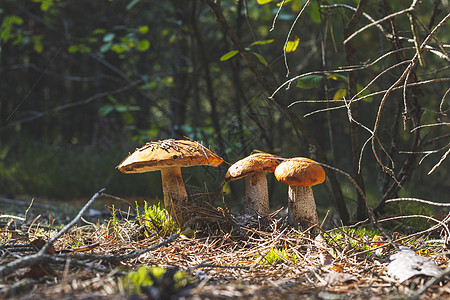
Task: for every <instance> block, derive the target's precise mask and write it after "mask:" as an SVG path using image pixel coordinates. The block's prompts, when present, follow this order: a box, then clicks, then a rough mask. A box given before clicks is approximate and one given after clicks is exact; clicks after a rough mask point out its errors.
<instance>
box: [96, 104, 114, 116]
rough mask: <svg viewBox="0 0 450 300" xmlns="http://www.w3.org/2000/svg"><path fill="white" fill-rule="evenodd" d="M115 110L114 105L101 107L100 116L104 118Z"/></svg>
mask: <svg viewBox="0 0 450 300" xmlns="http://www.w3.org/2000/svg"><path fill="white" fill-rule="evenodd" d="M113 110H114V106H112V105H105V106H102V107H100V109H99V110H98V114H99V115H100V116H102V117H104V116H106V115H108V114H109V113H110V112H112V111H113Z"/></svg>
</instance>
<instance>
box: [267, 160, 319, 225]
mask: <svg viewBox="0 0 450 300" xmlns="http://www.w3.org/2000/svg"><path fill="white" fill-rule="evenodd" d="M274 174H275V177H276V178H277V180H278V181H279V182H282V183H285V184H288V185H289V191H288V222H289V224H291V225H300V226H302V227H303V228H309V227H311V226H313V225H316V224H318V223H319V216H318V215H317V208H316V203H315V201H314V194H313V191H312V188H311V187H312V186H313V185H316V184H320V183H322V182H324V181H325V171H324V170H323V168H322V167H321V166H320V165H319V164H317V163H316V162H315V161H313V160H311V159H308V158H303V157H296V158H292V159H289V160H286V161H284V162H282V163H281V164H280V165H279V166H278V167H277V168H276V169H275V173H274Z"/></svg>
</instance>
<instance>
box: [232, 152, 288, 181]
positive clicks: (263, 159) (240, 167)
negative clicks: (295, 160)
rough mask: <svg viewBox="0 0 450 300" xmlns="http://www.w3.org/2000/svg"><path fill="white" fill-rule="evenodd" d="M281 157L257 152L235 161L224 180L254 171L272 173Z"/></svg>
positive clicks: (240, 176)
mask: <svg viewBox="0 0 450 300" xmlns="http://www.w3.org/2000/svg"><path fill="white" fill-rule="evenodd" d="M281 160H282V158H281V157H279V156H276V155H273V154H269V153H264V152H258V153H255V154H252V155H250V156H247V157H246V158H243V159H241V160H239V161H237V162H235V163H234V164H233V165H232V166H231V167H230V168H228V171H227V173H226V174H225V180H226V181H233V180H236V179H239V178H242V177H245V176H247V175H250V174H252V173H256V172H270V173H273V171H275V168H276V167H277V166H278V165H279V164H280V162H281Z"/></svg>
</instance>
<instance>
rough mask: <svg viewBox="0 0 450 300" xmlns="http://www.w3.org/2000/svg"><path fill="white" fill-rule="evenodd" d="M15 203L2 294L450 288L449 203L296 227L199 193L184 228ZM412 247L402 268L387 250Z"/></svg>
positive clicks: (401, 292)
mask: <svg viewBox="0 0 450 300" xmlns="http://www.w3.org/2000/svg"><path fill="white" fill-rule="evenodd" d="M108 197H109V198H111V197H112V196H109V195H106V194H103V193H96V194H95V195H94V196H93V197H92V198H91V199H90V201H89V203H88V205H90V204H91V203H93V202H95V201H97V200H99V199H101V198H108ZM9 207H10V209H9V211H8V215H6V214H5V213H3V215H2V216H1V220H0V221H1V231H0V237H1V244H0V250H1V254H2V255H1V258H0V276H1V278H2V280H1V282H0V297H1V298H2V299H5V298H10V299H102V298H104V299H123V298H130V299H180V298H182V299H227V298H241V299H303V298H306V299H367V298H370V299H381V298H383V299H406V298H408V299H410V298H417V299H450V282H449V280H448V274H449V251H448V248H447V247H448V244H447V242H446V239H447V238H448V234H447V233H446V232H448V228H447V225H446V223H448V215H447V218H446V219H444V221H443V222H442V223H440V224H436V225H430V227H429V228H428V229H424V230H422V231H416V232H414V233H408V234H407V233H402V232H398V231H397V232H395V231H394V230H387V229H385V228H382V227H381V226H374V225H371V224H370V223H364V224H359V225H358V226H356V225H355V226H351V227H344V226H335V227H334V228H331V229H327V230H323V229H317V228H313V229H310V230H305V231H300V230H298V229H295V228H292V227H289V226H287V225H286V224H285V221H286V220H285V217H283V216H282V214H281V212H279V211H278V212H274V213H272V214H271V215H269V216H267V217H263V218H257V217H248V216H240V215H237V214H232V213H230V212H229V211H228V210H227V209H226V208H222V207H214V206H212V205H209V204H205V203H203V204H202V205H201V206H197V207H196V208H195V209H193V211H195V216H196V218H195V219H194V221H195V224H194V221H193V222H192V223H191V226H190V227H187V229H185V230H184V231H182V232H181V233H177V232H171V231H170V228H169V227H167V226H165V225H164V224H161V223H159V224H158V223H157V222H156V221H157V220H146V221H145V222H142V220H143V217H142V216H136V215H135V214H134V213H135V212H134V211H127V210H120V209H117V208H114V209H113V208H112V207H109V212H108V211H107V213H106V214H101V213H100V214H99V212H100V210H97V209H95V210H93V209H88V207H87V206H84V207H83V209H81V210H80V211H79V212H78V211H77V212H76V213H75V214H76V216H71V217H70V218H67V217H66V216H64V217H62V216H60V215H58V212H52V211H51V210H50V206H46V205H42V204H41V205H38V204H33V205H31V206H30V207H28V208H27V207H22V206H20V205H15V206H14V207H12V208H11V205H9ZM0 211H2V212H5V209H4V208H1V209H0ZM59 213H61V212H59ZM72 214H73V211H72ZM100 215H101V218H100V219H99V216H100ZM44 219H46V221H44ZM94 220H95V221H94ZM392 222H395V221H392ZM383 224H385V223H383ZM391 225H392V224H391ZM191 228H192V229H191ZM390 228H392V226H391V227H390ZM311 232H314V234H312V233H311ZM43 247H47V250H46V251H45V249H44V250H42V249H43ZM402 247H403V248H402ZM405 247H407V248H408V249H411V250H413V252H408V253H409V254H408V255H406V256H405V257H406V258H407V260H406V261H404V262H403V263H402V264H401V265H402V266H411V268H410V270H409V271H408V270H403V271H402V272H403V273H402V272H400V273H398V272H397V271H400V270H398V269H400V268H398V267H396V266H395V265H393V262H395V258H394V259H393V257H392V255H393V254H395V253H397V257H398V253H403V252H402V251H403V250H404V249H405ZM401 249H403V250H401ZM411 253H412V254H411ZM394 257H395V256H394ZM403 258H404V257H403ZM396 272H397V273H396ZM408 272H412V273H408ZM402 276H403V278H401V277H402Z"/></svg>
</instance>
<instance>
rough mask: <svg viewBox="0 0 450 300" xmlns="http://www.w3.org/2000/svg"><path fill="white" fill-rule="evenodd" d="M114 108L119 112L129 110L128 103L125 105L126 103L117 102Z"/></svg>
mask: <svg viewBox="0 0 450 300" xmlns="http://www.w3.org/2000/svg"><path fill="white" fill-rule="evenodd" d="M114 108H115V110H116V111H117V112H120V113H124V112H127V111H128V107H127V106H126V105H124V104H119V103H117V104H116V105H115V106H114Z"/></svg>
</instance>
